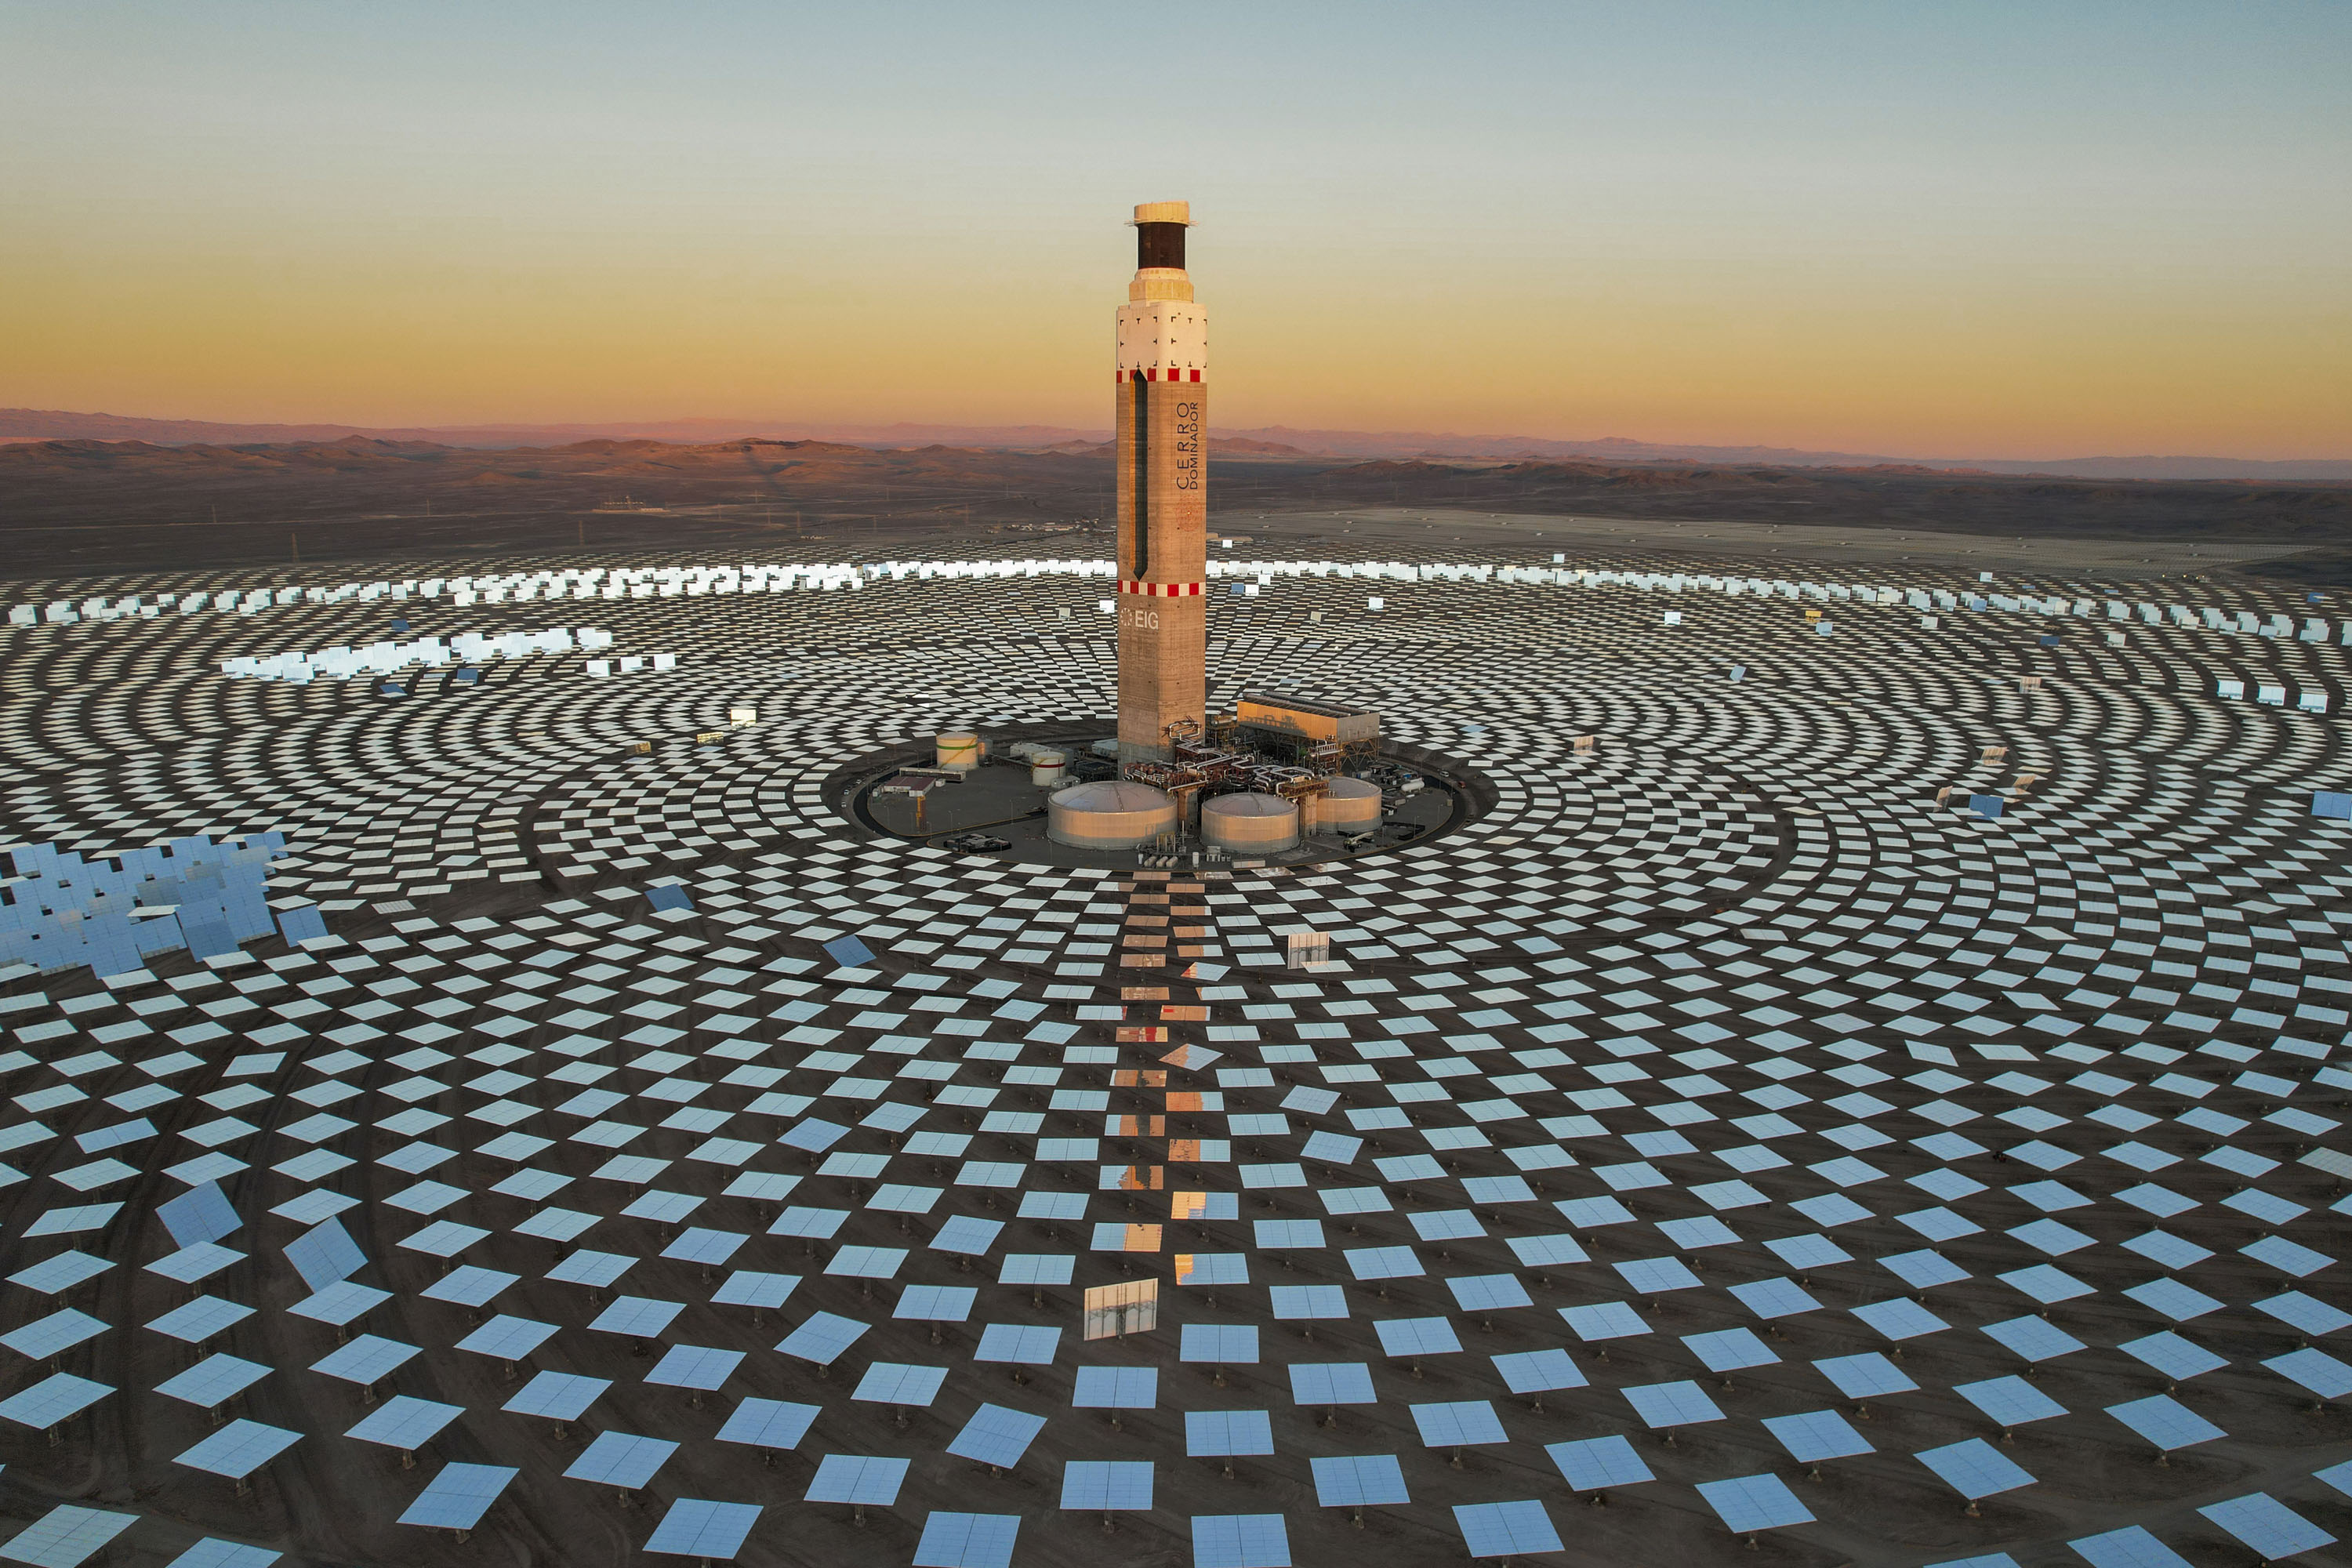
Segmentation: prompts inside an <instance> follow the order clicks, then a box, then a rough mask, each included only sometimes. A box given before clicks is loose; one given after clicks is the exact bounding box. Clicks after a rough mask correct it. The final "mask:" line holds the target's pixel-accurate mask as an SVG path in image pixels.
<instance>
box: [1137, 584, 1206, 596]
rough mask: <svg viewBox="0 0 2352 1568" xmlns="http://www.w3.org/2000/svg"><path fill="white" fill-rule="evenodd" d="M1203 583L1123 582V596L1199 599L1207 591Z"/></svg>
mask: <svg viewBox="0 0 2352 1568" xmlns="http://www.w3.org/2000/svg"><path fill="white" fill-rule="evenodd" d="M1206 586H1207V585H1206V584H1201V583H1135V582H1124V581H1123V582H1121V583H1120V584H1119V585H1118V591H1119V592H1120V593H1122V594H1140V595H1143V596H1144V597H1146V598H1150V599H1197V598H1200V597H1201V596H1202V594H1203V593H1204V592H1205V591H1206Z"/></svg>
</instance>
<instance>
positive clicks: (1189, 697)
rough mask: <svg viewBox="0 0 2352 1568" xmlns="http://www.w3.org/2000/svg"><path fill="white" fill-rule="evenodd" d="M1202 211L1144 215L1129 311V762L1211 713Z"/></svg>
mask: <svg viewBox="0 0 2352 1568" xmlns="http://www.w3.org/2000/svg"><path fill="white" fill-rule="evenodd" d="M1190 226H1192V206H1191V204H1189V203H1186V202H1145V203H1143V204H1142V205H1139V206H1138V207H1137V208H1136V209H1135V236H1136V244H1135V250H1136V255H1135V278H1134V279H1133V281H1131V282H1129V284H1128V286H1127V303H1126V304H1124V305H1121V306H1120V307H1119V308H1118V395H1117V399H1116V401H1117V404H1118V409H1117V416H1116V425H1117V430H1118V435H1117V437H1116V439H1117V446H1118V595H1119V601H1118V602H1119V615H1118V759H1119V761H1120V762H1123V763H1128V762H1138V761H1141V760H1144V759H1147V758H1160V759H1163V760H1164V759H1165V758H1166V757H1167V756H1168V754H1169V745H1168V726H1169V725H1171V724H1172V723H1175V722H1178V721H1187V720H1189V721H1191V722H1192V723H1193V724H1195V725H1197V724H1199V723H1200V722H1201V721H1202V716H1203V712H1204V710H1205V707H1206V702H1205V696H1204V689H1205V678H1204V673H1203V672H1204V668H1205V665H1206V661H1207V657H1208V610H1207V600H1206V599H1205V597H1204V596H1203V595H1204V593H1205V585H1206V583H1207V580H1208V575H1209V559H1208V557H1209V535H1208V526H1209V488H1208V487H1209V458H1208V445H1207V436H1208V415H1209V401H1208V387H1207V384H1206V381H1205V378H1206V376H1207V374H1208V363H1209V316H1208V312H1207V311H1205V310H1202V308H1201V306H1200V305H1199V304H1198V303H1197V302H1196V301H1195V300H1193V298H1192V279H1190V278H1188V277H1186V276H1185V273H1184V231H1185V229H1187V228H1188V227H1190Z"/></svg>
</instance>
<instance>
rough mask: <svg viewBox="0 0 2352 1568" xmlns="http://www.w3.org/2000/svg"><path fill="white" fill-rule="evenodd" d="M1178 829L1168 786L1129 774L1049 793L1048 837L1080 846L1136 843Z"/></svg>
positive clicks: (1119, 846)
mask: <svg viewBox="0 0 2352 1568" xmlns="http://www.w3.org/2000/svg"><path fill="white" fill-rule="evenodd" d="M1175 830H1176V803H1175V802H1174V801H1173V800H1171V799H1170V798H1169V797H1168V795H1166V793H1165V792H1163V791H1160V790H1157V789H1154V788H1152V787H1151V786H1150V784H1134V783H1130V782H1129V781H1128V780H1125V779H1102V780H1098V781H1097V782H1096V783H1094V784H1072V785H1071V786H1070V787H1069V788H1067V789H1065V790H1056V791H1055V792H1054V794H1052V795H1048V796H1047V797H1046V799H1045V837H1048V838H1050V839H1052V840H1053V841H1054V842H1055V843H1056V844H1067V845H1070V846H1072V847H1075V848H1079V849H1133V848H1136V847H1139V846H1141V845H1145V844H1149V843H1150V842H1151V841H1152V840H1153V839H1155V838H1157V837H1160V835H1161V834H1163V833H1173V832H1174V831H1175Z"/></svg>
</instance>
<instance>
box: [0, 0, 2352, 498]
mask: <svg viewBox="0 0 2352 1568" xmlns="http://www.w3.org/2000/svg"><path fill="white" fill-rule="evenodd" d="M2347 84H2352V7H2347V5H2341V4H2336V3H2332V0H2331V3H2327V4H2314V5H2299V4H2287V3H2279V4H2251V5H2241V4H2226V5H2225V4H2211V5H2165V4H2161V3H2155V0H2134V3H2130V4H2115V5H2105V4H2089V3H2071V4H2062V5H2046V4H2037V5H1969V4H1958V3H1956V4H1948V5H1917V4H1892V5H1890V4H1884V3H1874V4H1866V5H1865V4H1857V5H1804V4H1781V3H1772V4H1760V3H1753V0H1749V3H1741V4H1726V5H1674V4H1646V3H1645V4H1634V3H1632V0H1628V3H1626V4H1622V5H1606V6H1601V5H1567V4H1545V5H1428V4H1425V3H1422V4H1414V5H1381V4H1361V3H1358V4H1349V5H1281V4H1274V5H1268V4H1264V3H1260V4H1255V5H1209V4H1202V5H1177V6H1171V7H1166V8H1157V7H1141V6H1132V5H1085V6H1079V5H1024V6H975V5H917V4H903V5H888V4H882V5H866V6H856V7H852V6H844V5H830V4H828V5H772V4H771V5H663V6H650V5H630V6H613V5H595V4H582V3H576V0H575V3H571V4H565V5H528V4H516V3H503V4H499V5H482V4H480V3H479V0H474V3H471V4H467V5H446V4H436V3H425V0H404V3H402V4H399V5H383V4H371V5H356V4H347V5H339V4H326V3H318V4H305V5H237V4H205V5H160V4H158V5H124V4H107V3H103V0H100V3H89V4H75V5H57V4H50V3H45V0H36V3H21V0H0V405H16V406H36V407H50V408H66V409H77V410H104V411H107V412H111V413H118V414H139V415H151V416H174V417H194V418H212V419H238V420H248V419H253V420H289V421H307V420H328V421H338V422H348V423H355V424H373V425H388V424H450V423H466V422H484V421H516V420H523V421H554V420H594V421H604V420H625V419H647V418H658V417H672V416H692V415H710V416H757V417H764V418H769V419H793V420H809V421H834V420H844V421H866V420H890V419H914V420H927V421H942V422H954V423H998V424H1001V423H1014V422H1043V423H1054V424H1065V425H1076V426H1107V424H1108V407H1109V405H1108V385H1107V384H1108V374H1107V373H1108V366H1109V353H1110V318H1111V311H1112V310H1113V309H1114V307H1115V306H1116V304H1117V303H1118V301H1120V300H1123V299H1124V298H1125V294H1124V285H1125V282H1126V279H1127V277H1128V274H1129V270H1130V269H1131V268H1132V266H1133V248H1132V237H1131V235H1130V233H1129V230H1128V229H1126V228H1125V227H1124V226H1122V225H1123V220H1124V219H1125V218H1126V216H1128V209H1129V205H1131V204H1133V203H1135V202H1137V201H1143V200H1154V199H1162V198H1171V197H1183V198H1188V199H1190V200H1191V201H1192V204H1193V212H1194V215H1195V216H1196V217H1197V218H1198V219H1199V220H1200V222H1201V225H1202V226H1201V227H1200V228H1198V229H1197V230H1195V232H1194V234H1193V236H1192V273H1193V277H1194V279H1195V280H1196V282H1197V283H1198V285H1199V287H1200V289H1201V295H1202V299H1203V300H1204V301H1205V302H1206V303H1207V304H1208V305H1209V307H1210V310H1211V312H1212V321H1213V340H1212V341H1213V363H1214V364H1215V366H1216V370H1215V373H1214V388H1215V391H1214V397H1215V402H1214V404H1213V418H1214V422H1215V423H1216V424H1217V425H1219V426H1258V425H1267V424H1277V423H1279V424H1287V425H1292V426H1329V427H1341V428H1354V429H1423V430H1453V431H1463V432H1474V433H1505V432H1507V433H1511V434H1518V435H1532V436H1549V437H1601V436H1626V437H1635V438H1639V439H1646V440H1657V441H1705V442H1718V443H1736V444H1744V443H1749V442H1756V443H1764V444H1770V445H1780V446H1795V447H1817V448H1818V447H1830V448H1836V449H1843V450H1853V451H1871V452H1887V453H1901V454H1907V455H1919V456H1979V457H2029V458H2032V457H2060V456H2070V455H2079V454H2086V453H2093V452H2118V453H2222V454H2230V455H2235V456H2242V457H2281V458H2284V457H2337V458H2343V457H2352V282H2347V259H2352V178H2347V170H2352V85H2347Z"/></svg>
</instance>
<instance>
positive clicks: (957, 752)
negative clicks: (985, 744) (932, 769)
mask: <svg viewBox="0 0 2352 1568" xmlns="http://www.w3.org/2000/svg"><path fill="white" fill-rule="evenodd" d="M939 749H940V766H941V767H943V768H954V769H955V770H956V771H958V772H959V773H961V772H962V771H963V770H964V769H966V768H976V767H978V766H980V737H979V736H978V735H977V734H975V733H973V732H972V731H970V730H942V731H940V735H939Z"/></svg>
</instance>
